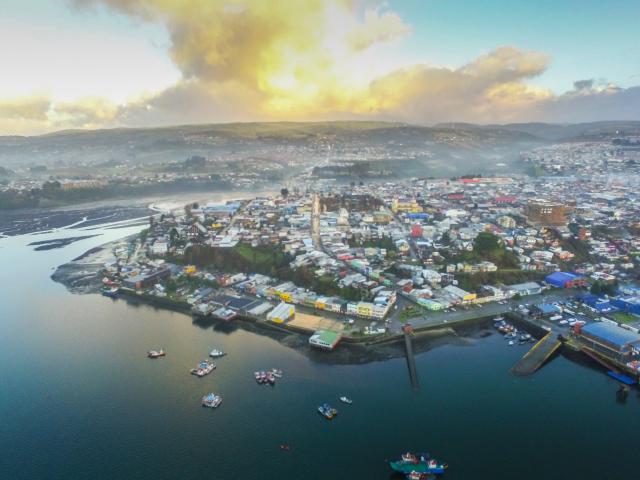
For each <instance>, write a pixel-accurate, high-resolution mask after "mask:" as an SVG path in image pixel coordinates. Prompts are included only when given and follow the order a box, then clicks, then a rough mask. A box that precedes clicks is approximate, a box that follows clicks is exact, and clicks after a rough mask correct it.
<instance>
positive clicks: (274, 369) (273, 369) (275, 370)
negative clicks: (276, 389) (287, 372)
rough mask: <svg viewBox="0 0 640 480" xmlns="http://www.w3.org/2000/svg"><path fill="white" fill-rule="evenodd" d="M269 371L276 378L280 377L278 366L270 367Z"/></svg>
mask: <svg viewBox="0 0 640 480" xmlns="http://www.w3.org/2000/svg"><path fill="white" fill-rule="evenodd" d="M269 372H271V374H272V375H273V376H274V377H276V378H282V370H280V369H278V368H272V369H271V370H269Z"/></svg>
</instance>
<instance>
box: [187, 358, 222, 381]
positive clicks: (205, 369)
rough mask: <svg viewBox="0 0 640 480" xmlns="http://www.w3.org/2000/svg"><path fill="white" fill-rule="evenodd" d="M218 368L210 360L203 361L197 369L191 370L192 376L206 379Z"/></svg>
mask: <svg viewBox="0 0 640 480" xmlns="http://www.w3.org/2000/svg"><path fill="white" fill-rule="evenodd" d="M215 368H216V364H215V363H213V362H210V361H209V360H203V361H202V362H200V363H199V364H198V366H197V367H196V368H192V369H191V375H195V376H196V377H200V378H202V377H204V376H205V375H209V374H210V373H211V372H213V370H214V369H215Z"/></svg>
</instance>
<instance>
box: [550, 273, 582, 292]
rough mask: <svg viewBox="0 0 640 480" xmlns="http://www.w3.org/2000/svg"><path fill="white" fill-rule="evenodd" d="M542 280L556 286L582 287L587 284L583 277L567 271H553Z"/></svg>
mask: <svg viewBox="0 0 640 480" xmlns="http://www.w3.org/2000/svg"><path fill="white" fill-rule="evenodd" d="M544 281H545V282H547V283H548V284H549V285H551V286H552V287H556V288H575V287H583V286H585V285H586V284H587V281H586V279H585V278H584V277H582V276H580V275H576V274H575V273H569V272H553V273H552V274H550V275H547V276H546V277H544Z"/></svg>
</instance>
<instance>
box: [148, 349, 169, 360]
mask: <svg viewBox="0 0 640 480" xmlns="http://www.w3.org/2000/svg"><path fill="white" fill-rule="evenodd" d="M165 355H166V353H165V352H164V350H163V349H160V350H149V351H148V352H147V357H149V358H160V357H164V356H165Z"/></svg>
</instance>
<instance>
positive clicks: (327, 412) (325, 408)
mask: <svg viewBox="0 0 640 480" xmlns="http://www.w3.org/2000/svg"><path fill="white" fill-rule="evenodd" d="M318 413H319V414H320V415H322V416H323V417H324V418H326V419H327V420H332V419H333V417H335V416H336V415H338V410H336V409H335V408H333V407H332V406H331V405H329V404H328V403H323V404H322V405H320V406H319V407H318Z"/></svg>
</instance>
